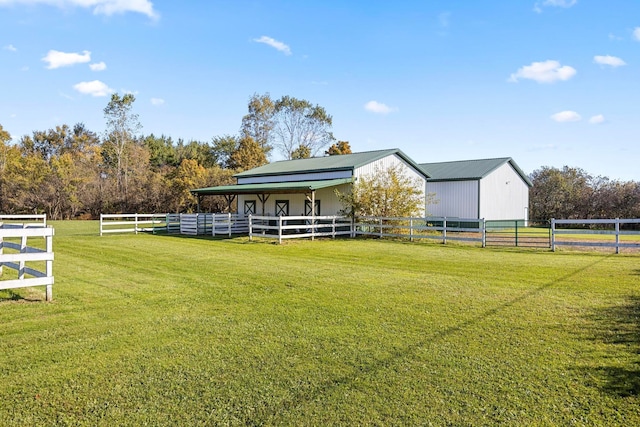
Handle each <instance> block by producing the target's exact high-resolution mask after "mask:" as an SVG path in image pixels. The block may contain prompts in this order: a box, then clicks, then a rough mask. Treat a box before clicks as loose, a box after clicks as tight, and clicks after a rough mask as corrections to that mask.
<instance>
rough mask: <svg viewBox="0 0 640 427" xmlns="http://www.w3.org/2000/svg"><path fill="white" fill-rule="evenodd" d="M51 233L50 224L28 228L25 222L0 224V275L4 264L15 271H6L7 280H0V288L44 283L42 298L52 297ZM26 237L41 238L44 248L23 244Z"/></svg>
mask: <svg viewBox="0 0 640 427" xmlns="http://www.w3.org/2000/svg"><path fill="white" fill-rule="evenodd" d="M53 234H54V232H53V228H51V227H42V226H39V227H30V226H29V224H2V225H0V276H4V275H5V274H4V273H5V271H4V269H5V267H6V268H7V269H11V270H15V272H16V274H13V275H11V274H7V276H9V279H7V280H0V289H16V288H28V287H32V286H46V299H47V301H51V300H52V298H53ZM30 237H40V238H44V248H42V247H36V246H29V245H28V244H27V243H28V239H29V238H30ZM32 240H33V239H32ZM40 242H42V240H40ZM40 246H42V244H41V245H40ZM42 267H44V269H43V268H42ZM13 277H16V278H13Z"/></svg>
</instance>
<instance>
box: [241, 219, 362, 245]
mask: <svg viewBox="0 0 640 427" xmlns="http://www.w3.org/2000/svg"><path fill="white" fill-rule="evenodd" d="M248 221H249V224H248V228H249V240H252V239H253V237H254V236H256V237H266V238H273V239H278V242H280V243H282V240H283V239H301V238H311V239H312V240H313V239H314V238H315V237H333V238H335V237H336V236H352V235H353V226H352V222H351V220H350V219H349V218H347V217H342V216H314V217H309V216H280V217H274V216H257V215H249V218H248Z"/></svg>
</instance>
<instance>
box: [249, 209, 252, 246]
mask: <svg viewBox="0 0 640 427" xmlns="http://www.w3.org/2000/svg"><path fill="white" fill-rule="evenodd" d="M252 220H253V217H252V216H251V214H249V241H250V242H251V241H252V240H253V228H252V224H251V222H252Z"/></svg>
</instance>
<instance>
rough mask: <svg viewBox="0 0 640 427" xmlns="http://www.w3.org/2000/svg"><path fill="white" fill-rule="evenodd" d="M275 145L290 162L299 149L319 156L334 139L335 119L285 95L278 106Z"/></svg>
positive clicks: (276, 105)
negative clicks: (332, 129) (332, 127)
mask: <svg viewBox="0 0 640 427" xmlns="http://www.w3.org/2000/svg"><path fill="white" fill-rule="evenodd" d="M274 121H275V125H274V128H273V134H274V138H273V141H274V146H276V147H277V148H278V149H279V150H280V152H281V153H282V154H283V155H284V156H285V158H287V159H291V158H292V156H293V154H294V151H296V149H298V148H299V147H306V148H307V149H308V150H309V152H310V153H311V156H316V155H317V154H318V153H320V152H321V151H322V149H324V147H326V146H327V145H329V144H331V143H332V142H333V141H334V140H335V138H334V137H333V134H332V133H331V126H332V123H333V119H332V117H331V116H330V115H329V114H328V113H327V112H326V110H325V109H324V108H323V107H321V106H319V105H313V104H311V103H310V102H309V101H307V100H304V99H302V100H301V99H297V98H293V97H290V96H283V97H282V98H280V99H279V100H278V101H277V102H276V104H275V115H274Z"/></svg>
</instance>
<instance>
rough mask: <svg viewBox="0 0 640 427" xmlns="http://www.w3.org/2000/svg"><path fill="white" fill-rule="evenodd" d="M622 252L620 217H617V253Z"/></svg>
mask: <svg viewBox="0 0 640 427" xmlns="http://www.w3.org/2000/svg"><path fill="white" fill-rule="evenodd" d="M619 253H620V218H616V254H619Z"/></svg>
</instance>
